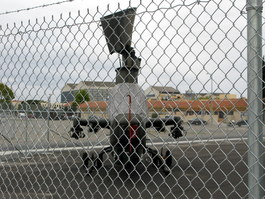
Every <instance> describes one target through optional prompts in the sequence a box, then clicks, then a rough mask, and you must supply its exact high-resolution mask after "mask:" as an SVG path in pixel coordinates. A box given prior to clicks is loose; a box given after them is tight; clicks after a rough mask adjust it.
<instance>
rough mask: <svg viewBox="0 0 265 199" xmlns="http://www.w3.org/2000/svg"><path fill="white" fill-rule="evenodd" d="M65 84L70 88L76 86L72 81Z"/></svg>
mask: <svg viewBox="0 0 265 199" xmlns="http://www.w3.org/2000/svg"><path fill="white" fill-rule="evenodd" d="M66 85H67V86H69V87H70V88H71V89H74V88H75V87H76V86H77V84H74V83H67V84H66Z"/></svg>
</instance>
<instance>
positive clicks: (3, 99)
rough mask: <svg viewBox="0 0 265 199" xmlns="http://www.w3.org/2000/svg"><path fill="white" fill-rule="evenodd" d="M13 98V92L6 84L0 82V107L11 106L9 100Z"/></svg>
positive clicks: (6, 107)
mask: <svg viewBox="0 0 265 199" xmlns="http://www.w3.org/2000/svg"><path fill="white" fill-rule="evenodd" d="M14 98H15V95H14V92H13V91H12V89H10V88H9V87H8V86H7V85H5V84H3V83H0V109H10V108H12V104H11V100H12V99H14Z"/></svg>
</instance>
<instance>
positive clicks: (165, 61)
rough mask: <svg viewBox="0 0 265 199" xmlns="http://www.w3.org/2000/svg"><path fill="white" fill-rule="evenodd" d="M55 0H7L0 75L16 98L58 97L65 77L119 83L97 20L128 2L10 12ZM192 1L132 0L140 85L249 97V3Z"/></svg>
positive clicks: (1, 18)
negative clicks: (139, 58)
mask: <svg viewBox="0 0 265 199" xmlns="http://www.w3.org/2000/svg"><path fill="white" fill-rule="evenodd" d="M56 2H59V0H46V1H33V0H23V1H21V0H2V1H1V3H2V4H1V7H0V25H1V26H2V28H1V29H0V39H1V43H0V48H1V49H3V50H2V52H1V53H2V56H1V58H0V66H1V71H0V79H1V81H2V82H4V83H6V84H8V85H9V86H11V87H12V89H13V90H15V94H16V99H18V100H24V99H32V98H34V99H43V100H47V98H48V96H49V95H50V94H52V95H53V101H60V96H59V94H60V90H61V88H62V87H63V85H64V84H65V83H73V82H75V83H78V82H79V81H88V80H95V81H114V78H115V68H117V67H119V59H118V55H117V54H113V55H109V52H108V49H107V47H106V41H105V38H104V37H103V35H102V29H101V27H100V26H99V21H98V20H99V19H100V17H102V16H103V15H106V14H110V13H113V12H115V11H117V10H120V9H126V8H127V7H129V3H128V1H121V0H120V1H119V0H100V1H87V0H75V1H73V2H66V3H63V4H60V5H53V6H48V7H45V6H44V7H42V8H36V9H32V10H27V11H20V12H15V13H10V14H4V13H5V12H10V11H16V10H21V9H27V8H32V7H35V6H39V5H47V4H50V3H56ZM140 2H141V4H140ZM194 2H197V1H194V0H186V1H185V3H183V1H181V0H175V1H173V0H171V1H161V0H153V1H150V0H145V1H139V0H136V1H134V0H132V1H131V6H133V7H137V16H136V18H135V28H134V33H133V39H132V40H133V41H132V42H133V47H134V48H135V50H136V55H137V56H139V57H141V58H142V63H141V67H142V69H141V74H140V76H139V84H140V85H141V86H142V87H143V89H146V88H147V87H149V86H152V85H154V84H155V85H157V86H171V87H175V88H176V87H177V88H178V89H179V90H180V91H181V92H182V93H183V92H185V91H186V90H188V89H192V90H193V91H194V92H204V93H206V92H211V91H212V92H219V93H220V92H224V93H226V92H227V93H235V94H237V96H238V97H240V96H246V80H247V79H246V76H247V75H246V15H245V14H242V13H241V12H240V11H245V8H244V6H245V1H242V0H236V1H234V0H233V1H230V0H215V1H209V2H208V1H205V2H201V3H200V4H197V3H196V4H193V3H194ZM118 3H119V4H118ZM108 4H109V5H108ZM184 4H185V5H184ZM87 9H89V11H87ZM79 10H80V12H78V11H79ZM69 12H71V14H69ZM61 14H62V15H61ZM52 16H53V17H52ZM44 17H45V19H44ZM29 20H30V21H29ZM74 24H75V25H74ZM76 24H78V25H76ZM56 27H57V28H56ZM58 27H59V28H58Z"/></svg>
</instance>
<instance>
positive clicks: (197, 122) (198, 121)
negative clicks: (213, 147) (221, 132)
mask: <svg viewBox="0 0 265 199" xmlns="http://www.w3.org/2000/svg"><path fill="white" fill-rule="evenodd" d="M188 123H189V124H194V125H203V124H204V125H206V124H207V122H206V121H205V120H203V119H200V118H194V119H192V120H189V121H188Z"/></svg>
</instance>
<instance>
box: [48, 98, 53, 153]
mask: <svg viewBox="0 0 265 199" xmlns="http://www.w3.org/2000/svg"><path fill="white" fill-rule="evenodd" d="M51 96H52V94H50V95H49V97H48V114H47V115H48V116H47V128H48V129H47V142H48V146H47V152H49V148H50V146H49V145H50V109H51Z"/></svg>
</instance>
